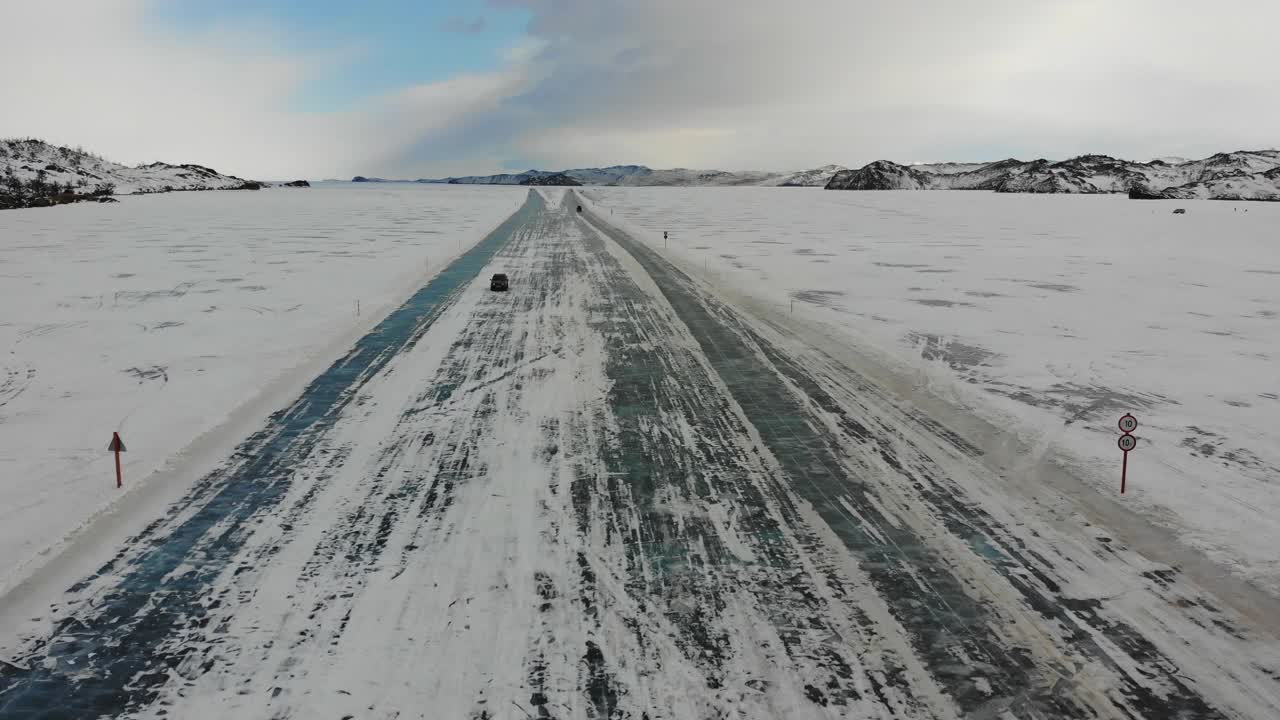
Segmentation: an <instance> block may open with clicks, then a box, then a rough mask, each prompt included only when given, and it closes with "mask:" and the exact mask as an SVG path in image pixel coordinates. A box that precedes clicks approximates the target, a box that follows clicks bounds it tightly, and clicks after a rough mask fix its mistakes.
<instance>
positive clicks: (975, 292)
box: [964, 290, 1005, 298]
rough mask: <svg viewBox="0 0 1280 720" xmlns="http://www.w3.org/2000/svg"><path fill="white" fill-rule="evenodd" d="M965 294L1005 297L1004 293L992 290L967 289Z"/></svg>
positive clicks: (982, 296) (970, 295) (981, 296)
mask: <svg viewBox="0 0 1280 720" xmlns="http://www.w3.org/2000/svg"><path fill="white" fill-rule="evenodd" d="M964 294H965V295H968V296H969V297H980V298H996V297H1005V296H1004V295H1002V294H1000V293H998V292H991V291H990V290H966V291H965V292H964Z"/></svg>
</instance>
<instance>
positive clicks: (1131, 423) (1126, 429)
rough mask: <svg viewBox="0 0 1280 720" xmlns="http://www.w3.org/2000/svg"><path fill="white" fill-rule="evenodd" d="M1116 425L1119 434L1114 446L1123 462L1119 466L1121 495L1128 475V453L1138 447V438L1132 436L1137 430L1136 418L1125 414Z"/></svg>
mask: <svg viewBox="0 0 1280 720" xmlns="http://www.w3.org/2000/svg"><path fill="white" fill-rule="evenodd" d="M1117 425H1119V426H1120V433H1121V434H1120V437H1119V439H1117V440H1116V445H1117V446H1119V448H1120V451H1121V452H1123V453H1124V462H1123V464H1122V465H1121V466H1120V494H1121V495H1123V494H1124V489H1125V484H1126V481H1127V480H1128V475H1129V451H1130V450H1132V449H1134V448H1135V447H1137V446H1138V438H1136V437H1134V436H1133V435H1132V433H1133V431H1134V430H1137V429H1138V418H1136V417H1134V416H1132V415H1130V414H1129V413H1125V414H1124V417H1122V418H1120V422H1119V423H1117Z"/></svg>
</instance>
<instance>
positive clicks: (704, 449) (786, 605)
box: [0, 191, 1280, 720]
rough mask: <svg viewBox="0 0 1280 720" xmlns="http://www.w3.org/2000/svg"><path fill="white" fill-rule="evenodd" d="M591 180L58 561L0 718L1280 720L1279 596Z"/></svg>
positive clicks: (467, 261)
mask: <svg viewBox="0 0 1280 720" xmlns="http://www.w3.org/2000/svg"><path fill="white" fill-rule="evenodd" d="M582 202H585V201H584V199H583V198H581V197H580V196H579V195H578V194H576V193H574V192H572V191H569V192H563V193H562V192H560V191H548V192H547V193H546V194H545V195H544V194H542V193H539V192H537V191H535V192H531V193H530V196H529V199H528V201H527V203H526V204H525V205H524V207H523V208H521V209H520V210H519V211H518V212H517V213H516V214H515V215H514V216H512V217H511V219H510V220H508V221H507V222H506V223H505V224H504V225H503V226H502V227H500V228H499V229H498V230H496V231H495V232H494V233H493V234H491V235H490V236H489V237H487V238H486V239H485V240H483V241H482V242H481V243H479V244H478V245H476V246H475V247H474V248H473V249H471V250H470V251H468V252H467V253H465V254H464V255H462V256H461V257H460V258H459V259H458V260H457V261H455V262H454V263H453V264H452V265H451V266H449V267H448V268H447V269H446V270H444V271H442V272H440V273H439V274H437V275H436V276H435V277H434V278H433V279H432V280H431V281H430V282H429V283H428V284H427V285H426V286H424V287H423V288H422V289H421V290H420V291H419V292H418V293H417V294H416V295H414V296H413V297H412V298H411V299H410V300H409V301H408V302H407V303H406V304H405V305H404V306H403V307H401V308H400V309H399V310H397V311H396V312H394V313H393V314H391V315H390V316H389V317H388V318H387V319H386V320H385V321H384V322H382V324H380V325H379V326H378V327H377V328H376V329H375V330H373V331H372V332H371V333H370V334H368V335H367V336H366V337H364V338H363V339H362V340H360V341H359V343H357V344H356V346H355V347H354V348H353V349H352V350H351V351H350V353H349V354H347V355H346V357H344V358H343V359H342V360H340V361H339V362H337V363H335V364H334V365H333V366H332V367H330V368H329V369H328V370H327V371H325V372H324V373H323V374H322V375H321V376H319V377H318V378H316V379H315V380H314V381H313V382H312V383H311V384H310V385H309V386H308V387H307V389H306V390H305V392H303V394H302V395H301V396H300V397H299V398H298V399H297V400H296V401H295V402H294V403H293V404H292V405H291V406H290V407H288V408H287V409H285V410H283V411H281V412H279V413H277V414H276V415H274V416H272V417H271V419H270V421H269V422H268V423H267V425H266V426H265V427H263V428H262V429H261V430H260V431H259V432H257V433H256V434H255V435H253V436H252V437H251V438H250V439H249V440H247V441H246V442H245V443H244V444H243V445H242V446H241V447H240V448H239V450H238V451H237V452H236V453H235V454H234V455H233V456H232V457H230V458H228V459H227V460H226V461H225V463H224V464H223V465H222V467H221V468H220V469H219V470H218V471H216V472H214V473H213V474H211V475H209V476H208V477H206V478H205V479H204V480H202V481H201V482H200V483H199V484H198V485H197V486H196V487H195V488H194V489H193V491H192V492H191V493H190V494H189V495H188V496H187V497H185V498H184V499H183V500H182V501H181V502H180V503H178V504H176V505H174V506H173V507H171V508H170V509H169V511H168V512H167V513H166V514H165V515H164V516H163V517H161V518H159V519H157V520H155V522H153V523H152V524H151V525H150V526H148V527H147V528H146V529H145V530H144V531H143V532H141V533H140V534H139V535H137V536H136V537H135V538H134V539H133V541H132V542H131V543H129V544H128V546H127V548H126V549H125V550H124V551H122V552H121V553H120V554H119V555H118V556H117V557H116V558H115V559H114V560H112V561H111V562H110V563H108V564H107V565H105V566H104V567H102V568H101V569H100V570H99V571H98V572H97V573H95V574H93V575H92V576H90V577H87V578H85V579H84V580H83V581H82V582H79V583H77V584H76V585H75V586H73V587H71V588H70V589H69V590H68V591H67V593H66V594H65V595H64V596H62V598H61V599H60V600H59V602H58V603H56V604H55V606H54V607H53V608H51V609H49V610H48V613H47V617H44V618H43V621H42V622H38V623H35V624H33V625H32V627H34V628H38V630H33V631H31V632H29V633H28V635H27V637H25V638H24V639H23V641H22V643H21V646H20V647H19V648H18V649H17V651H15V652H12V653H10V654H9V655H8V656H6V657H4V658H2V659H0V718H28V717H30V718H87V717H99V716H109V717H121V716H123V717H148V718H154V717H168V718H184V719H185V718H306V719H310V718H332V719H333V720H342V719H344V718H353V719H354V718H430V719H434V718H468V719H478V718H491V719H497V718H634V719H636V720H640V719H642V718H648V719H649V720H659V719H660V718H669V719H673V720H677V719H686V718H960V717H964V718H991V719H996V718H1150V719H1152V720H1155V719H1160V720H1165V719H1168V718H1196V719H1216V718H1224V719H1225V718H1259V719H1263V718H1276V717H1280V642H1278V641H1277V637H1276V632H1277V626H1278V625H1280V603H1277V601H1276V600H1275V599H1274V598H1272V597H1270V596H1268V595H1265V594H1263V593H1260V592H1258V591H1255V590H1253V589H1251V588H1250V587H1249V586H1247V585H1245V584H1243V583H1241V582H1239V581H1237V580H1233V579H1232V577H1231V576H1229V575H1227V574H1226V573H1222V572H1218V571H1217V570H1216V568H1215V567H1214V566H1213V565H1212V564H1211V563H1208V562H1207V561H1206V560H1204V558H1202V557H1200V556H1198V555H1195V554H1194V553H1192V552H1191V551H1188V550H1185V549H1182V548H1180V547H1179V546H1178V544H1177V541H1176V538H1171V537H1165V536H1164V535H1163V534H1162V531H1160V530H1158V529H1156V528H1154V527H1150V526H1148V525H1146V524H1144V523H1143V522H1142V521H1141V520H1139V519H1138V518H1137V517H1136V516H1132V515H1130V514H1127V513H1126V512H1125V511H1124V510H1122V509H1119V506H1118V505H1117V504H1115V503H1114V502H1112V499H1107V498H1100V497H1097V496H1095V495H1093V494H1090V493H1089V492H1088V491H1084V490H1082V489H1080V488H1079V487H1075V486H1070V485H1067V486H1064V487H1059V488H1054V487H1050V486H1048V485H1046V486H1044V487H1034V486H1032V485H1034V483H1031V482H1029V481H1028V482H1020V478H1019V477H1018V475H1017V472H1016V469H1010V468H1011V467H1012V466H1010V465H1009V464H1008V463H1006V462H1005V459H1002V458H1000V457H999V454H998V453H997V454H993V453H991V452H989V451H988V450H987V449H985V447H984V445H983V443H984V442H985V441H980V439H974V438H965V437H962V436H961V434H960V433H958V432H956V431H955V430H954V429H949V426H948V425H946V424H944V423H943V422H940V421H939V418H938V417H937V416H936V414H926V412H925V411H923V410H922V409H921V408H919V407H918V406H916V405H913V404H911V403H909V402H907V401H905V400H903V399H902V396H901V394H900V393H897V392H895V390H894V389H893V388H892V387H890V386H889V385H888V384H886V383H885V382H882V381H881V379H880V378H877V377H873V376H872V374H868V373H864V372H862V371H860V369H859V368H858V367H857V365H856V363H854V362H852V361H851V358H853V357H855V355H854V354H851V353H850V354H846V353H843V352H841V351H840V350H839V347H838V345H839V343H838V342H836V341H833V340H831V339H830V338H824V337H820V336H819V335H817V334H815V333H813V332H810V331H808V330H805V329H804V328H803V326H802V325H801V324H800V323H792V322H790V321H789V319H788V318H787V316H785V315H781V314H778V313H774V312H772V311H770V310H768V309H762V308H757V307H751V306H749V305H748V304H745V303H740V302H737V301H735V300H733V299H732V298H731V297H728V296H726V295H725V294H724V293H721V292H719V291H716V290H715V289H713V288H711V287H710V286H707V285H705V284H704V283H703V282H701V281H700V280H697V279H695V278H694V277H693V276H691V275H690V274H687V273H685V272H684V271H682V270H681V269H680V268H679V267H677V266H675V265H673V264H671V263H670V262H669V261H668V260H666V259H664V256H663V255H662V254H661V253H660V251H659V250H657V249H653V248H651V247H650V246H649V245H648V244H646V243H645V242H643V241H641V240H640V239H637V238H634V237H630V236H628V235H626V234H624V233H623V232H621V231H619V230H617V229H616V228H614V227H611V226H610V225H609V222H608V221H609V215H608V213H606V212H603V211H596V212H592V211H591V210H592V207H593V206H591V205H589V204H588V207H587V212H584V213H581V214H579V213H577V212H575V206H576V205H577V204H579V203H582ZM655 247H656V246H655ZM493 272H505V273H507V274H508V275H510V277H511V288H512V290H511V292H508V293H492V292H489V291H488V283H487V278H488V275H489V274H490V273H493ZM988 440H989V439H988ZM1036 482H1042V481H1040V480H1037V481H1036ZM1073 493H1076V494H1073ZM0 602H2V601H0ZM0 610H3V608H2V607H0ZM0 617H6V616H4V615H3V614H0ZM24 620H30V618H26V619H24Z"/></svg>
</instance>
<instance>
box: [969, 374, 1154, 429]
mask: <svg viewBox="0 0 1280 720" xmlns="http://www.w3.org/2000/svg"><path fill="white" fill-rule="evenodd" d="M987 391H988V392H992V393H995V394H996V395H1003V396H1004V397H1007V398H1009V399H1011V400H1017V401H1018V402H1020V403H1023V404H1025V405H1030V406H1032V407H1038V408H1043V409H1046V410H1055V411H1057V412H1058V413H1059V414H1060V415H1063V416H1065V417H1066V418H1067V420H1066V424H1068V425H1070V424H1072V423H1074V422H1078V421H1080V420H1096V419H1098V418H1100V417H1103V416H1106V415H1110V414H1114V413H1116V412H1122V413H1123V412H1130V411H1132V410H1135V409H1140V410H1147V409H1150V408H1153V407H1155V406H1156V405H1159V404H1172V405H1177V404H1178V403H1177V402H1176V401H1174V400H1171V399H1169V398H1167V397H1164V396H1162V395H1157V394H1155V393H1141V392H1136V391H1135V392H1125V391H1121V390H1115V389H1112V388H1108V387H1103V386H1101V385H1086V384H1079V383H1056V384H1054V385H1052V386H1050V387H1049V388H1048V389H1046V390H1032V389H1031V388H1026V387H1021V386H1015V385H1009V384H1007V383H1000V382H995V383H991V384H990V385H989V386H988V387H987Z"/></svg>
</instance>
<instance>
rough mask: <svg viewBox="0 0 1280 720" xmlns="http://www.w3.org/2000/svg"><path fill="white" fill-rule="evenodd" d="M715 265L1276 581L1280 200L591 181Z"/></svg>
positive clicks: (686, 256)
mask: <svg viewBox="0 0 1280 720" xmlns="http://www.w3.org/2000/svg"><path fill="white" fill-rule="evenodd" d="M586 192H587V194H588V195H590V196H591V197H593V198H597V199H598V202H599V204H600V207H601V208H602V212H605V213H606V214H607V213H613V214H612V215H611V216H609V219H610V220H612V221H614V222H616V223H618V224H626V225H629V226H631V227H632V228H635V229H637V230H638V231H641V232H643V235H644V237H645V238H646V239H647V240H648V241H649V242H651V243H652V244H653V246H654V247H656V248H658V249H661V248H663V239H662V232H663V231H669V232H670V241H669V243H668V245H669V248H668V249H667V250H666V251H665V252H667V253H668V254H669V255H670V256H672V257H675V258H677V259H682V260H683V261H684V262H685V263H686V265H687V266H688V267H691V268H693V269H694V270H695V272H696V271H700V270H701V269H702V268H703V267H705V268H706V275H707V277H708V278H709V280H710V281H711V282H712V283H713V284H717V285H720V286H723V287H726V288H732V289H734V290H735V291H738V292H743V293H747V294H749V295H753V296H755V297H758V298H762V299H766V300H772V301H774V302H776V303H777V304H778V305H779V306H780V307H783V308H785V309H790V307H791V303H792V301H793V300H794V312H795V313H796V314H797V315H798V316H801V317H804V318H808V319H816V320H820V321H822V322H824V323H826V324H828V325H829V326H830V327H831V328H833V329H834V331H836V332H839V333H841V334H843V335H845V336H847V337H849V338H852V339H855V340H856V341H858V342H859V343H861V344H863V345H865V346H866V347H868V348H873V349H875V350H876V351H879V352H881V353H883V354H884V355H885V356H886V357H887V358H890V359H891V361H892V362H895V363H896V364H897V365H898V366H899V367H900V368H901V369H902V370H903V371H904V372H906V373H907V374H909V375H912V376H914V377H916V378H917V382H918V384H919V385H921V386H922V387H924V388H926V389H927V390H929V391H930V392H932V393H933V394H935V395H938V396H941V397H943V398H945V399H947V400H948V401H950V402H952V403H954V404H956V405H959V406H960V407H962V408H965V409H968V410H970V411H972V412H975V413H977V414H979V415H980V416H982V417H984V418H986V419H988V420H990V421H992V422H993V423H995V424H996V425H998V426H1001V427H1007V428H1008V429H1009V430H1011V431H1013V432H1015V433H1017V435H1018V436H1019V437H1020V438H1021V439H1023V440H1024V441H1026V442H1028V443H1029V444H1030V446H1031V447H1033V448H1035V451H1034V452H1033V453H1031V454H1030V455H1029V456H1028V457H1027V465H1026V466H1024V467H1020V468H1015V469H1014V470H1013V471H1012V472H1015V473H1017V472H1024V471H1026V472H1029V471H1030V470H1029V469H1030V468H1032V467H1033V466H1035V465H1036V464H1038V463H1040V462H1043V461H1046V460H1047V461H1054V462H1058V463H1060V464H1062V465H1065V466H1066V467H1068V468H1070V469H1071V470H1072V471H1073V472H1074V473H1075V474H1077V475H1079V476H1080V477H1082V478H1084V479H1086V480H1087V481H1088V482H1090V483H1091V484H1093V485H1094V486H1095V487H1096V488H1098V489H1099V490H1101V491H1103V492H1107V493H1111V494H1116V493H1118V491H1119V479H1120V478H1119V476H1120V464H1121V463H1120V460H1121V453H1120V451H1119V450H1118V449H1117V447H1116V437H1117V435H1118V432H1119V431H1118V430H1117V429H1116V421H1117V419H1118V418H1119V417H1120V416H1121V415H1122V414H1124V413H1125V412H1132V413H1133V414H1135V415H1136V416H1137V418H1138V420H1139V422H1140V423H1141V425H1140V427H1139V429H1138V431H1137V433H1136V434H1137V435H1138V436H1139V438H1140V441H1139V444H1138V446H1137V449H1136V451H1134V452H1133V453H1131V455H1130V460H1129V487H1128V492H1127V494H1126V495H1124V496H1123V497H1120V496H1119V495H1118V494H1117V495H1116V502H1118V503H1123V504H1124V505H1126V506H1129V507H1134V508H1138V509H1140V510H1142V511H1143V512H1145V513H1147V514H1149V515H1150V516H1151V517H1152V518H1153V519H1155V520H1156V521H1157V522H1159V523H1161V524H1163V525H1166V526H1168V527H1171V528H1174V529H1175V530H1177V531H1178V532H1179V534H1180V536H1181V537H1182V538H1183V539H1184V541H1185V542H1187V543H1189V544H1190V545H1192V546H1194V547H1196V548H1199V549H1201V550H1203V551H1205V552H1206V553H1207V554H1208V555H1209V556H1210V557H1212V558H1214V559H1215V560H1218V561H1220V562H1223V563H1226V564H1229V565H1231V566H1232V567H1233V568H1234V569H1235V570H1236V571H1237V572H1239V573H1241V574H1242V575H1244V576H1245V577H1247V578H1249V579H1250V580H1252V581H1254V582H1255V583H1257V584H1259V585H1261V586H1263V587H1266V588H1268V589H1270V590H1271V591H1273V592H1274V591H1277V590H1280V559H1277V555H1276V552H1275V548H1276V547H1277V546H1280V494H1277V493H1276V490H1275V485H1274V483H1275V482H1276V480H1277V478H1280V429H1277V428H1280V246H1278V245H1277V244H1276V237H1277V236H1276V228H1277V227H1280V207H1277V206H1268V205H1261V204H1256V203H1232V202H1221V201H1218V202H1203V201H1181V202H1179V203H1178V204H1177V205H1178V206H1181V207H1185V208H1187V213H1186V214H1185V215H1173V214H1171V213H1170V210H1171V209H1172V208H1173V207H1174V206H1175V205H1174V204H1172V203H1163V204H1151V203H1144V202H1136V201H1129V200H1127V199H1125V198H1122V197H1114V196H1113V197H1105V196H1103V197H1099V196H1087V197H1081V196H1026V195H1006V194H995V193H978V192H966V193H959V192H915V193H912V192H874V193H873V192H824V191H816V190H812V191H811V190H792V191H777V190H764V189H758V188H681V189H675V188H592V189H589V190H587V191H586Z"/></svg>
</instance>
